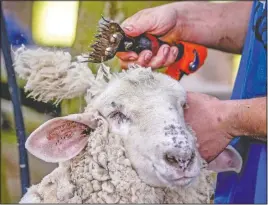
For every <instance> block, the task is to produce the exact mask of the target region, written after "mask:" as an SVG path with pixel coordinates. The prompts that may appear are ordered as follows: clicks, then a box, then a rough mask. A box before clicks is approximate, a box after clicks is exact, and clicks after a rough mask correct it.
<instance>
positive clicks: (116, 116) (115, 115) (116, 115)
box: [109, 111, 129, 123]
mask: <svg viewBox="0 0 268 205" xmlns="http://www.w3.org/2000/svg"><path fill="white" fill-rule="evenodd" d="M109 117H110V118H111V119H115V120H117V121H118V123H121V122H123V121H126V120H129V118H128V117H127V116H125V115H124V114H123V113H121V112H119V111H116V112H112V113H110V114H109Z"/></svg>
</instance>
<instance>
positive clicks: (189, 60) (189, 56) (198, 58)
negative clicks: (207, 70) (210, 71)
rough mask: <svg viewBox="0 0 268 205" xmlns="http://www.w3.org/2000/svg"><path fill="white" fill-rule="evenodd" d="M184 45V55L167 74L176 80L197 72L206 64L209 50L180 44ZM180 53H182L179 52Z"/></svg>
mask: <svg viewBox="0 0 268 205" xmlns="http://www.w3.org/2000/svg"><path fill="white" fill-rule="evenodd" d="M179 44H182V45H183V55H182V57H181V58H180V59H179V60H178V61H176V62H175V63H174V64H172V65H170V66H169V67H167V69H166V71H165V73H166V74H167V75H169V76H171V77H172V78H174V79H176V80H180V79H181V77H182V76H183V75H184V74H186V75H189V74H191V73H194V72H195V71H197V70H198V69H199V68H200V67H201V66H202V65H203V64H204V62H205V60H206V57H207V48H206V47H204V46H201V45H198V44H193V43H187V42H182V41H181V42H179ZM179 52H180V51H179Z"/></svg>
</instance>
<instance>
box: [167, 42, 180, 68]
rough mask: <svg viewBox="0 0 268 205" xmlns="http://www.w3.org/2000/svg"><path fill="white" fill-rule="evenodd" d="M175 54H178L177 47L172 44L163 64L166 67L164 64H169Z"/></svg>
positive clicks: (172, 61)
mask: <svg viewBox="0 0 268 205" xmlns="http://www.w3.org/2000/svg"><path fill="white" fill-rule="evenodd" d="M177 56H178V48H177V47H176V46H172V47H171V48H170V52H169V54H168V57H167V60H166V62H165V63H164V66H165V67H166V66H170V65H171V64H173V63H174V62H175V60H176V58H177Z"/></svg>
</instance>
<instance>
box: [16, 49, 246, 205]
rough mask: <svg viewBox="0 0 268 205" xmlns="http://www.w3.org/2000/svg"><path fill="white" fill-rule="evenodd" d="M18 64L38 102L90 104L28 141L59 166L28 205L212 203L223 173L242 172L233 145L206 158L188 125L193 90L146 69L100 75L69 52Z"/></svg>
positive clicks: (20, 55) (21, 55) (25, 58)
mask: <svg viewBox="0 0 268 205" xmlns="http://www.w3.org/2000/svg"><path fill="white" fill-rule="evenodd" d="M49 56H50V57H49ZM53 56H54V57H53ZM66 56H67V57H66ZM40 61H42V63H41V64H40ZM14 65H15V70H16V72H17V73H18V74H19V76H21V77H24V79H26V80H27V84H26V87H27V89H28V91H30V92H31V93H30V95H31V96H33V97H34V98H36V99H37V100H43V101H46V102H47V101H49V100H54V101H55V102H56V103H59V102H60V101H61V100H62V99H65V98H71V97H74V96H77V95H82V94H83V95H85V100H86V102H87V106H86V108H85V110H84V112H83V113H78V114H72V115H68V116H63V117H58V118H54V119H52V120H48V121H47V122H45V123H44V124H42V125H41V126H40V127H39V128H37V129H36V130H35V131H34V132H33V133H31V135H30V136H29V137H28V139H27V141H26V144H25V146H26V148H27V150H28V151H29V152H30V153H31V154H33V155H34V156H36V157H38V158H40V159H42V160H44V161H46V162H51V163H58V164H59V166H58V167H57V168H56V169H55V170H54V171H53V172H51V173H50V174H48V175H47V176H45V177H44V178H43V179H42V180H41V182H40V183H39V184H36V185H33V186H31V187H30V188H29V189H28V191H27V193H26V194H25V195H24V196H23V197H22V199H21V201H20V203H209V202H210V198H211V196H212V195H213V193H214V189H215V178H214V177H213V176H215V171H216V172H222V171H235V172H240V170H241V166H242V159H241V156H240V155H239V153H238V152H237V151H236V150H235V149H234V148H232V147H231V146H228V147H227V148H226V149H225V150H224V151H223V152H222V153H221V154H220V155H219V156H218V157H217V158H216V159H215V160H214V161H212V162H211V163H210V164H207V163H206V162H205V160H204V159H202V157H201V156H200V154H199V152H198V145H197V142H196V136H195V134H194V132H193V130H191V128H190V127H189V126H188V125H187V124H186V123H185V121H184V116H183V111H184V109H187V101H186V91H185V90H184V89H183V87H182V86H181V85H180V84H179V82H177V81H175V80H174V79H172V78H170V77H169V76H167V75H164V74H162V73H157V72H153V71H152V70H151V69H150V68H143V67H141V66H139V65H130V66H129V69H128V70H127V71H123V72H120V73H113V74H112V73H110V70H109V67H107V66H105V65H104V64H101V65H100V68H99V70H98V73H97V75H96V76H94V75H93V74H92V73H91V71H90V69H88V68H87V65H86V64H84V63H76V62H71V58H70V55H66V53H64V52H62V53H59V52H57V55H55V53H54V52H51V51H45V50H40V49H39V50H37V51H34V50H33V51H31V50H26V48H25V47H23V48H22V49H20V50H18V51H17V52H15V63H14ZM52 71H54V72H55V73H54V74H52ZM79 72H80V73H79ZM74 76H75V77H74ZM79 76H81V78H82V79H83V80H82V81H80V79H79ZM86 78H87V79H88V80H86ZM36 79H42V80H43V81H39V82H37V80H36ZM80 82H81V84H80ZM69 83H70V85H69ZM51 84H53V86H51ZM33 85H35V86H33ZM55 89H56V90H57V92H56V93H53V92H54V90H55ZM50 92H52V93H50ZM44 93H47V94H48V96H47V95H44ZM69 93H70V95H71V97H70V95H69Z"/></svg>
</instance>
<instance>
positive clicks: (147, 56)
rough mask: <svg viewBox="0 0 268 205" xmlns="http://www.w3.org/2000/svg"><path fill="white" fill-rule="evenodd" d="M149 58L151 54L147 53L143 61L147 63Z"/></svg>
mask: <svg viewBox="0 0 268 205" xmlns="http://www.w3.org/2000/svg"><path fill="white" fill-rule="evenodd" d="M151 57H152V53H151V52H148V53H146V54H145V56H144V60H145V61H149V60H150V59H151Z"/></svg>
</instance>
